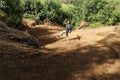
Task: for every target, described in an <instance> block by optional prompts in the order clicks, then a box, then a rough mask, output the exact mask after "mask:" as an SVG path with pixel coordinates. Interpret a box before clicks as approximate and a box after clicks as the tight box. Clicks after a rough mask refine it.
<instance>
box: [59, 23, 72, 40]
mask: <svg viewBox="0 0 120 80" xmlns="http://www.w3.org/2000/svg"><path fill="white" fill-rule="evenodd" d="M72 29H73V27H72V25H71V22H70V21H68V22H67V26H66V29H65V30H63V31H61V32H60V33H59V34H58V35H57V38H60V37H61V36H62V35H63V34H66V38H67V40H69V35H68V34H69V33H71V32H72Z"/></svg>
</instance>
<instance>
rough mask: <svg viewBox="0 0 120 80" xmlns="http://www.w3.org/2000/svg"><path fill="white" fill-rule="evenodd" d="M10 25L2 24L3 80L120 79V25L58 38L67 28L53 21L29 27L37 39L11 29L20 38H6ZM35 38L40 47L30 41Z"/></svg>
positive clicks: (0, 78) (0, 68)
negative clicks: (52, 22)
mask: <svg viewBox="0 0 120 80" xmlns="http://www.w3.org/2000/svg"><path fill="white" fill-rule="evenodd" d="M4 25H6V24H4ZM6 28H8V27H2V26H1V25H0V80H119V79H120V26H109V27H101V28H97V29H80V30H74V31H73V32H72V33H71V34H69V35H70V40H69V41H68V40H66V38H65V35H63V36H62V37H61V38H60V39H57V38H56V35H57V34H58V33H59V32H60V31H61V30H63V28H60V27H57V26H55V25H52V24H50V23H46V24H43V25H36V26H34V27H32V28H29V29H28V32H29V33H30V34H31V35H32V36H34V38H28V37H26V36H27V35H24V36H25V38H23V34H24V32H22V33H21V32H19V31H18V30H13V29H12V28H9V29H10V30H9V31H7V32H9V33H11V31H14V33H15V32H18V33H19V35H21V36H22V37H20V41H16V40H14V38H12V39H11V38H10V37H5V35H4V34H6V35H8V33H7V32H5V31H6V30H7V29H6ZM4 30H5V31H4ZM12 33H13V32H12ZM30 34H29V37H30ZM3 35H4V36H3ZM15 35H17V34H14V35H12V36H15ZM19 35H17V36H16V37H15V39H16V38H17V39H18V38H19ZM35 38H36V39H38V43H37V44H38V46H39V48H35V47H34V45H33V44H29V43H33V42H34V40H36V39H35ZM23 39H26V41H21V40H23ZM28 39H31V40H30V41H28ZM35 44H36V43H35Z"/></svg>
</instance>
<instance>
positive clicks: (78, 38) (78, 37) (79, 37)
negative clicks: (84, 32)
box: [70, 35, 82, 41]
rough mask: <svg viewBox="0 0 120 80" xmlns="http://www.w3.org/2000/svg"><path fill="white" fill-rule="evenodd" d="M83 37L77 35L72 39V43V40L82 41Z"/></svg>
mask: <svg viewBox="0 0 120 80" xmlns="http://www.w3.org/2000/svg"><path fill="white" fill-rule="evenodd" d="M81 37H82V36H79V35H76V37H75V38H71V39H70V41H71V40H76V39H77V40H80V39H81Z"/></svg>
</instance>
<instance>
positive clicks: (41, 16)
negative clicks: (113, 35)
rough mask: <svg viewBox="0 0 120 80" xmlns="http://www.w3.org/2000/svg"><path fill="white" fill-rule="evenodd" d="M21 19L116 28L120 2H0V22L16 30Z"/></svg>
mask: <svg viewBox="0 0 120 80" xmlns="http://www.w3.org/2000/svg"><path fill="white" fill-rule="evenodd" d="M23 17H25V18H30V19H33V20H35V21H36V22H37V23H43V22H45V21H52V22H53V23H55V24H59V25H62V26H64V25H65V21H66V20H71V22H72V24H73V25H74V26H75V27H78V25H79V24H80V22H81V21H87V22H90V24H89V27H97V26H100V25H116V24H119V22H120V0H0V19H1V20H4V21H6V22H7V23H8V24H9V25H10V26H13V27H15V28H17V27H19V26H20V25H21V20H22V18H23Z"/></svg>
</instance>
